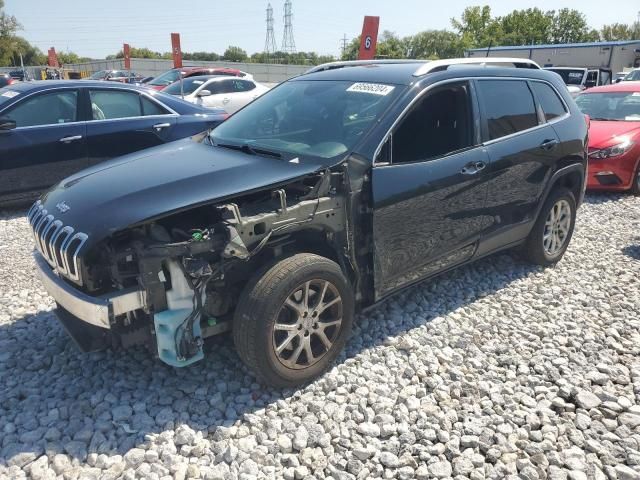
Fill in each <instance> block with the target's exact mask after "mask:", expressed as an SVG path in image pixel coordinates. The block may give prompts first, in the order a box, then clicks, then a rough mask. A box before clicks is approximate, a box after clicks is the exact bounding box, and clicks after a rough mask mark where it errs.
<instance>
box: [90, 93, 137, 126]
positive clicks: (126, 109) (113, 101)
mask: <svg viewBox="0 0 640 480" xmlns="http://www.w3.org/2000/svg"><path fill="white" fill-rule="evenodd" d="M89 96H90V98H91V112H92V115H93V120H109V119H113V118H128V117H140V116H142V109H141V107H140V96H139V95H138V94H137V93H132V92H123V91H121V90H92V91H90V92H89Z"/></svg>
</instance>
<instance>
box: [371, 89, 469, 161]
mask: <svg viewBox="0 0 640 480" xmlns="http://www.w3.org/2000/svg"><path fill="white" fill-rule="evenodd" d="M470 99H471V96H470V94H469V85H468V84H467V83H466V82H463V83H454V84H450V85H446V86H443V87H439V88H436V89H434V90H433V91H431V92H429V93H427V94H426V95H425V96H424V98H422V99H420V100H419V101H418V102H417V103H416V105H414V106H413V108H412V109H411V111H410V112H409V113H408V115H406V116H405V118H404V119H403V120H402V123H401V124H400V126H399V127H397V128H396V130H395V131H394V132H393V134H392V135H393V137H392V142H391V161H392V163H394V164H397V163H409V162H418V161H427V160H432V159H435V158H440V157H444V156H447V155H450V154H452V153H455V152H458V151H460V150H463V149H465V148H468V147H470V146H472V145H473V144H474V141H473V139H474V136H473V114H472V109H471V101H470ZM383 152H385V149H383ZM387 153H388V152H387ZM379 161H384V160H382V159H380V160H379ZM386 161H388V160H386Z"/></svg>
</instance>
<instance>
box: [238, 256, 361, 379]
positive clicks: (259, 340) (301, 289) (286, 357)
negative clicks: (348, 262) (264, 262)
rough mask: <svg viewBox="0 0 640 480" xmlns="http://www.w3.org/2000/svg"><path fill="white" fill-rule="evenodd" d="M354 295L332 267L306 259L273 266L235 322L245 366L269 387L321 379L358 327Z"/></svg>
mask: <svg viewBox="0 0 640 480" xmlns="http://www.w3.org/2000/svg"><path fill="white" fill-rule="evenodd" d="M353 310H354V301H353V291H352V289H351V286H350V285H349V282H348V281H347V279H346V278H345V276H344V274H343V273H342V271H341V270H340V267H339V266H338V265H337V264H336V263H335V262H333V261H331V260H329V259H327V258H324V257H320V256H318V255H313V254H308V253H303V254H297V255H293V256H291V257H288V258H285V259H284V260H280V261H277V262H275V263H272V264H271V265H268V266H267V267H266V268H264V269H263V270H261V271H260V272H258V273H257V274H256V275H255V276H254V277H253V278H252V279H251V281H250V282H249V283H248V285H247V286H246V287H245V289H244V291H243V293H242V295H241V296H240V300H239V303H238V307H237V308H236V312H235V316H234V321H233V340H234V343H235V345H236V349H237V351H238V354H239V355H240V358H241V359H242V361H243V362H244V363H245V364H246V365H247V366H248V367H249V368H251V369H252V370H253V371H254V372H255V373H256V375H257V376H258V378H259V379H260V380H262V381H263V382H264V383H266V384H268V385H271V386H274V387H294V386H297V385H300V384H302V383H305V382H307V381H309V380H311V379H313V378H316V377H317V376H319V375H321V374H322V373H323V372H324V371H325V370H326V369H327V368H328V367H329V366H330V365H331V363H332V362H333V360H335V358H336V356H337V355H338V354H339V353H340V351H341V350H342V349H343V347H344V344H345V342H346V341H347V338H348V337H349V334H350V332H351V327H352V324H353V315H354V313H353Z"/></svg>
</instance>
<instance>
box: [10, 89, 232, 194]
mask: <svg viewBox="0 0 640 480" xmlns="http://www.w3.org/2000/svg"><path fill="white" fill-rule="evenodd" d="M226 117H227V114H226V113H224V111H222V110H217V109H205V108H203V107H200V106H198V105H194V104H191V103H188V102H184V101H182V100H180V99H179V98H176V97H172V96H169V95H165V94H163V93H160V92H156V91H153V90H149V89H146V88H140V87H135V86H133V85H125V84H112V83H109V82H97V81H96V82H94V81H86V80H85V81H42V82H29V83H16V84H13V85H9V86H7V87H5V88H0V201H1V202H2V203H5V204H6V203H14V202H21V201H23V200H27V199H29V198H31V197H33V196H34V195H35V194H37V193H39V192H40V191H42V190H44V189H46V188H48V187H50V186H52V185H54V184H56V183H57V182H59V181H60V180H62V179H63V178H65V177H67V176H69V175H71V174H73V173H75V172H77V171H78V170H81V169H84V168H86V167H89V166H92V165H95V164H96V163H99V162H102V161H104V160H107V159H110V158H113V157H118V156H120V155H125V154H127V153H131V152H135V151H137V150H142V149H144V148H148V147H153V146H156V145H159V144H162V143H166V142H171V141H173V140H178V139H181V138H185V137H189V136H192V135H196V134H198V133H201V132H203V131H206V130H208V129H210V128H213V127H215V126H216V125H218V124H220V123H221V122H222V121H223V120H224V119H225V118H226Z"/></svg>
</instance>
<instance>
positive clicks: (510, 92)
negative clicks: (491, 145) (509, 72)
mask: <svg viewBox="0 0 640 480" xmlns="http://www.w3.org/2000/svg"><path fill="white" fill-rule="evenodd" d="M478 90H479V92H480V97H481V99H482V105H483V107H484V115H485V119H486V122H487V127H488V134H489V140H495V139H497V138H501V137H505V136H507V135H511V134H513V133H517V132H521V131H523V130H527V129H529V128H533V127H535V126H537V125H538V116H537V115H536V107H535V103H534V102H533V96H532V95H531V90H529V87H528V86H527V83H526V82H525V81H522V80H480V81H479V82H478Z"/></svg>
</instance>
